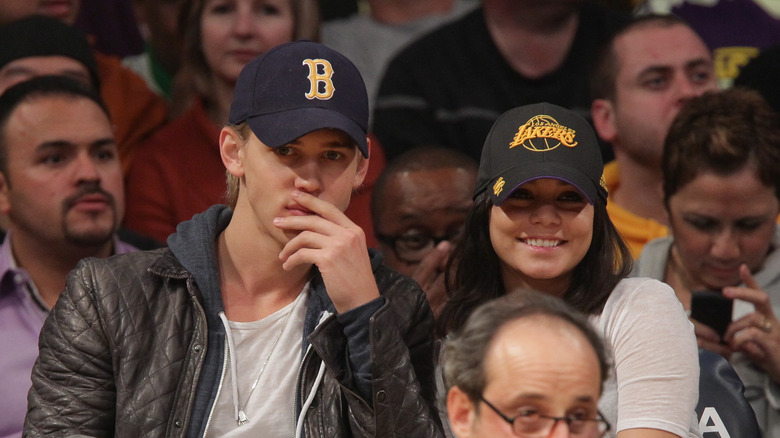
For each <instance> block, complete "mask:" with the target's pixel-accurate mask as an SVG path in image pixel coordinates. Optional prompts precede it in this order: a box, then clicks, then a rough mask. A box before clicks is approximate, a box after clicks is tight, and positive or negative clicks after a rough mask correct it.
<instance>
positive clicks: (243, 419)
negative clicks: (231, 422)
mask: <svg viewBox="0 0 780 438" xmlns="http://www.w3.org/2000/svg"><path fill="white" fill-rule="evenodd" d="M247 421H249V419H248V418H246V414H245V413H244V410H243V409H242V410H240V411H238V425H239V426H243V425H244V424H246V422H247Z"/></svg>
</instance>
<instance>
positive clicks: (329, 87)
mask: <svg viewBox="0 0 780 438" xmlns="http://www.w3.org/2000/svg"><path fill="white" fill-rule="evenodd" d="M303 64H304V65H306V66H308V67H309V84H310V88H309V92H308V93H306V98H307V99H309V100H311V99H321V100H327V99H330V98H331V97H333V92H334V91H336V87H335V86H334V85H333V80H332V79H331V77H332V76H333V66H331V65H330V62H328V60H327V59H304V60H303Z"/></svg>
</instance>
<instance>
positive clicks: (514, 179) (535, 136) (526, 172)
mask: <svg viewBox="0 0 780 438" xmlns="http://www.w3.org/2000/svg"><path fill="white" fill-rule="evenodd" d="M603 172H604V163H603V161H602V158H601V149H600V147H599V144H598V140H597V139H596V134H595V133H594V132H593V128H592V127H591V126H590V124H589V123H588V122H587V121H586V120H585V119H584V118H582V116H580V115H578V114H576V113H574V112H573V111H570V110H568V109H565V108H562V107H559V106H557V105H553V104H550V103H537V104H533V105H526V106H522V107H518V108H514V109H511V110H509V111H507V112H505V113H504V114H502V115H501V116H500V117H499V118H498V119H497V120H496V122H495V123H494V124H493V127H492V128H491V129H490V132H489V133H488V135H487V138H486V139H485V145H484V146H483V148H482V157H481V159H480V163H479V173H478V175H477V186H476V190H475V191H474V196H475V197H476V196H477V195H479V194H481V193H482V192H484V191H485V190H488V191H489V192H490V197H491V199H492V201H493V204H494V205H501V204H502V203H503V202H504V201H505V200H506V199H507V197H508V196H509V195H510V194H512V192H514V191H515V190H516V189H517V188H518V187H520V186H521V185H523V184H524V183H526V182H528V181H532V180H535V179H540V178H555V179H559V180H563V181H566V182H568V183H569V184H572V185H573V186H575V187H577V188H578V189H579V190H580V191H581V192H582V193H583V194H585V196H586V197H587V198H588V201H589V202H590V203H591V204H593V203H594V202H595V200H596V198H597V197H598V196H601V197H602V198H603V199H604V200H606V197H607V189H606V184H604V181H603V179H602V174H603Z"/></svg>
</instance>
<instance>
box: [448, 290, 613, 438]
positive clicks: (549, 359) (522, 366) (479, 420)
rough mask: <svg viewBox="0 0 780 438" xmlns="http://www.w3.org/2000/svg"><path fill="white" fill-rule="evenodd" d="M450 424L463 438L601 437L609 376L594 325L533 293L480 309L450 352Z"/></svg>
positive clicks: (606, 428)
mask: <svg viewBox="0 0 780 438" xmlns="http://www.w3.org/2000/svg"><path fill="white" fill-rule="evenodd" d="M443 357H444V359H443V360H444V383H445V386H446V389H447V415H448V417H449V427H450V429H451V430H452V432H453V433H454V434H455V436H456V437H457V438H481V437H491V438H493V437H523V438H547V437H556V438H563V437H574V438H599V437H602V436H604V435H605V434H606V433H607V431H609V430H610V425H609V423H607V421H606V420H604V418H603V416H602V415H601V414H600V413H599V412H598V408H597V406H598V401H599V396H600V395H601V389H602V382H603V381H604V378H605V377H606V374H607V369H608V368H607V364H606V359H605V353H604V347H603V345H602V342H601V340H600V338H599V337H598V335H597V334H596V333H595V332H594V331H593V329H592V328H591V327H590V325H589V324H588V322H587V321H586V320H585V319H584V318H583V317H582V316H580V315H579V314H577V313H576V312H574V311H573V310H571V308H569V307H568V306H567V305H566V304H565V303H563V302H562V301H561V300H558V299H556V298H554V297H551V296H548V295H544V294H540V293H537V292H531V291H520V292H518V293H512V294H509V295H504V296H502V297H500V298H498V299H496V300H493V301H490V302H487V303H485V304H484V305H482V306H481V307H479V308H478V309H477V310H476V311H474V313H473V314H472V315H471V317H470V318H469V320H468V322H467V323H466V325H465V326H464V327H463V330H462V331H461V332H460V333H457V334H455V335H453V336H451V337H450V338H448V340H447V343H446V346H445V351H444V356H443Z"/></svg>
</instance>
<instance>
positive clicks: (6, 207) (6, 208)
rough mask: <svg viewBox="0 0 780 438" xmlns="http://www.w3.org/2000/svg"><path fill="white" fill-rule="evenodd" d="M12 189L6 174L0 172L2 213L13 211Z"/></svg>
mask: <svg viewBox="0 0 780 438" xmlns="http://www.w3.org/2000/svg"><path fill="white" fill-rule="evenodd" d="M10 191H11V190H10V187H8V180H7V179H6V176H5V174H4V173H2V172H0V214H4V215H7V214H8V213H10V212H11V194H10Z"/></svg>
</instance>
